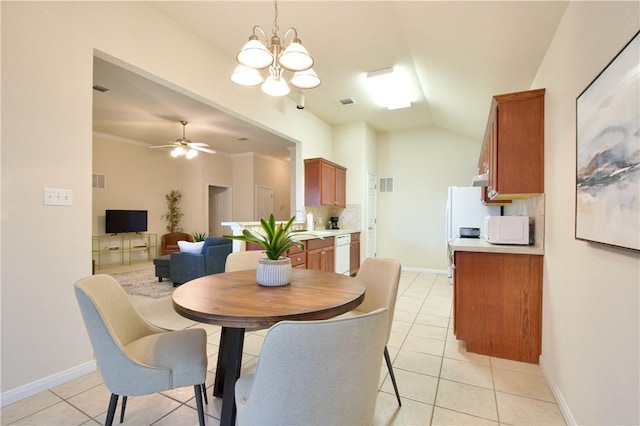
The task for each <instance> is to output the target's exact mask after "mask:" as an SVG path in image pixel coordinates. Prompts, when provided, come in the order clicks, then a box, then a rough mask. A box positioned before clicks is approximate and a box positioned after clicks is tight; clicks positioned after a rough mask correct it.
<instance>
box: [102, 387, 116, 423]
mask: <svg viewBox="0 0 640 426" xmlns="http://www.w3.org/2000/svg"><path fill="white" fill-rule="evenodd" d="M116 405H118V395H116V394H115V393H112V394H111V399H110V400H109V409H108V410H107V419H106V420H105V421H104V426H111V425H112V424H113V416H114V415H115V414H116Z"/></svg>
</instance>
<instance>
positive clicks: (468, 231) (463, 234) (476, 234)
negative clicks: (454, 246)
mask: <svg viewBox="0 0 640 426" xmlns="http://www.w3.org/2000/svg"><path fill="white" fill-rule="evenodd" d="M460 238H480V228H469V227H465V226H461V227H460Z"/></svg>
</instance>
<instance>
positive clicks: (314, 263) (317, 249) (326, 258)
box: [307, 237, 334, 272]
mask: <svg viewBox="0 0 640 426" xmlns="http://www.w3.org/2000/svg"><path fill="white" fill-rule="evenodd" d="M333 255H334V238H333V237H328V238H327V237H325V238H315V239H312V240H307V269H315V270H318V271H327V272H334V259H333Z"/></svg>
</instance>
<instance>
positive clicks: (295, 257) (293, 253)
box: [287, 246, 307, 269]
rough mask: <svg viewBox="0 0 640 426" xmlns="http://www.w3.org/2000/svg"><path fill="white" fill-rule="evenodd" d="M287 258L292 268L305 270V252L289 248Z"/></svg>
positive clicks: (298, 248) (297, 248)
mask: <svg viewBox="0 0 640 426" xmlns="http://www.w3.org/2000/svg"><path fill="white" fill-rule="evenodd" d="M305 249H306V247H305ZM287 257H288V258H289V259H291V266H292V267H294V268H298V269H307V250H302V249H301V248H300V247H298V246H294V247H291V248H290V249H289V250H288V251H287Z"/></svg>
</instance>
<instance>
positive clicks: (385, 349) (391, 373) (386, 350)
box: [384, 346, 402, 407]
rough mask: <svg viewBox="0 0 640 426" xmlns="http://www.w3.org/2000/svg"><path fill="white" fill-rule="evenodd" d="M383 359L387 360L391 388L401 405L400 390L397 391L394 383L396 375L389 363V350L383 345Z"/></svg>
mask: <svg viewBox="0 0 640 426" xmlns="http://www.w3.org/2000/svg"><path fill="white" fill-rule="evenodd" d="M384 360H385V361H386V362H387V369H389V375H390V376H391V383H393V390H395V391H396V399H397V400H398V405H399V406H401V407H402V402H401V401H400V392H398V385H397V384H396V376H395V375H394V374H393V366H392V365H391V357H390V356H389V350H388V349H387V347H386V346H385V347H384Z"/></svg>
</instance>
